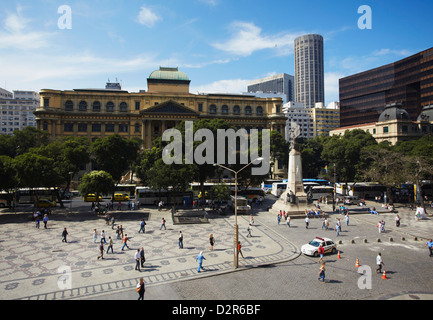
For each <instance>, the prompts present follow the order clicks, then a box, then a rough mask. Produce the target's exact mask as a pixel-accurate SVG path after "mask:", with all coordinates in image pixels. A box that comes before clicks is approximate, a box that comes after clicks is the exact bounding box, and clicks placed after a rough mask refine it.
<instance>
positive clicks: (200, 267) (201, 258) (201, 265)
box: [195, 251, 206, 272]
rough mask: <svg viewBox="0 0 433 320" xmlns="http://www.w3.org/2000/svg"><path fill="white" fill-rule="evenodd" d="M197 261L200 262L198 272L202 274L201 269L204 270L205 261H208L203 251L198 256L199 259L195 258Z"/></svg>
mask: <svg viewBox="0 0 433 320" xmlns="http://www.w3.org/2000/svg"><path fill="white" fill-rule="evenodd" d="M195 260H196V261H198V268H197V272H200V270H201V269H203V270H204V268H203V260H206V258H205V257H204V256H203V251H200V253H199V255H198V256H197V258H195Z"/></svg>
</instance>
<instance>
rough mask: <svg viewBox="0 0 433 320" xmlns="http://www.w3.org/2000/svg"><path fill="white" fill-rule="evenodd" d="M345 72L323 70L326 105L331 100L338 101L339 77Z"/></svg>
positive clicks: (343, 75)
mask: <svg viewBox="0 0 433 320" xmlns="http://www.w3.org/2000/svg"><path fill="white" fill-rule="evenodd" d="M345 76H346V74H344V73H341V72H325V100H326V103H325V104H326V105H327V104H329V103H330V102H333V101H340V94H339V92H340V90H339V87H340V83H339V79H341V78H343V77H345Z"/></svg>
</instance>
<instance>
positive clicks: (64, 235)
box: [62, 228, 68, 243]
mask: <svg viewBox="0 0 433 320" xmlns="http://www.w3.org/2000/svg"><path fill="white" fill-rule="evenodd" d="M67 235H68V231H67V230H66V228H65V229H63V232H62V242H66V243H67V242H68V241H67V240H66V236H67Z"/></svg>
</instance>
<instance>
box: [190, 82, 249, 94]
mask: <svg viewBox="0 0 433 320" xmlns="http://www.w3.org/2000/svg"><path fill="white" fill-rule="evenodd" d="M249 81H250V80H244V79H231V80H218V81H214V82H212V83H209V84H204V85H201V86H198V87H191V89H190V92H192V93H236V94H239V93H241V92H246V91H247V85H248V82H249Z"/></svg>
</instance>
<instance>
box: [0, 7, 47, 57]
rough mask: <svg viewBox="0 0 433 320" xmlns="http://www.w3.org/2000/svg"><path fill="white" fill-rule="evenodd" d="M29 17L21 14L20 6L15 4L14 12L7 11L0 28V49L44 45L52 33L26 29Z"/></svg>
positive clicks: (21, 48)
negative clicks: (1, 28) (0, 28)
mask: <svg viewBox="0 0 433 320" xmlns="http://www.w3.org/2000/svg"><path fill="white" fill-rule="evenodd" d="M30 21H31V20H30V19H27V18H25V17H24V16H23V15H22V8H21V7H20V6H17V9H16V13H9V14H7V16H6V19H5V20H4V24H3V30H0V49H3V48H16V49H20V50H25V49H36V48H41V47H46V46H47V45H48V40H49V38H50V37H51V36H53V35H54V33H48V32H41V31H28V30H29V29H30V26H29V23H30Z"/></svg>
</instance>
